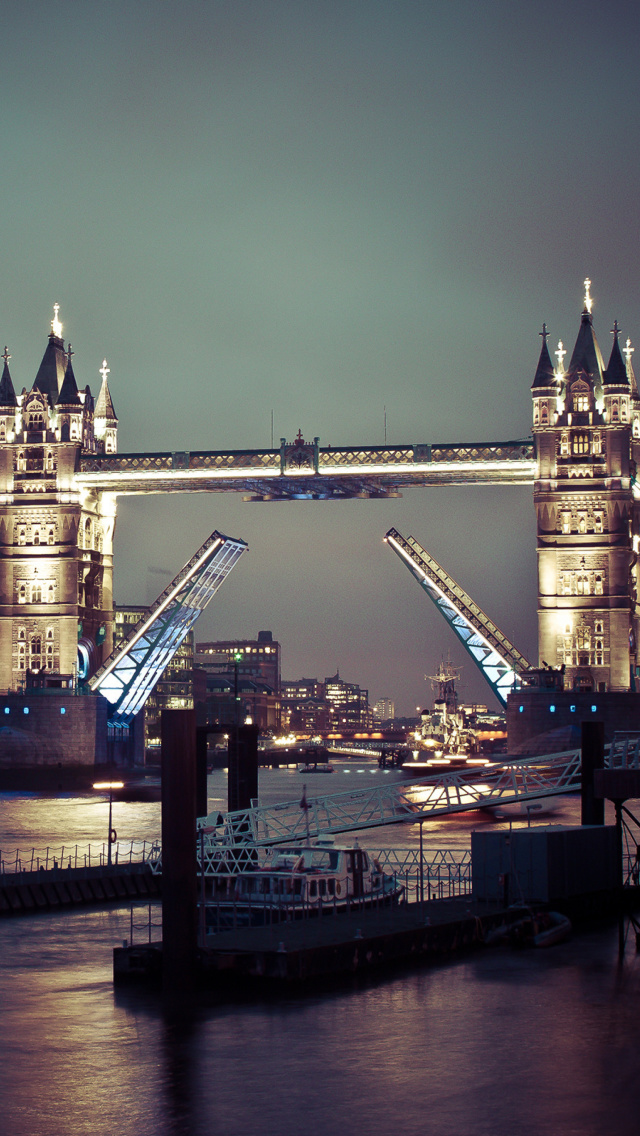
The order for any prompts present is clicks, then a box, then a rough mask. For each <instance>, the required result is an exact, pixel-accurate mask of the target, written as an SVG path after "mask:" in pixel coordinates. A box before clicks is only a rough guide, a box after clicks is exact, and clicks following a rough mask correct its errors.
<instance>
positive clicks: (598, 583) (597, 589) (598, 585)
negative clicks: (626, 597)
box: [593, 573, 603, 631]
mask: <svg viewBox="0 0 640 1136" xmlns="http://www.w3.org/2000/svg"><path fill="white" fill-rule="evenodd" d="M593 590H594V593H595V595H596V596H601V595H602V592H603V581H602V576H601V574H600V573H596V577H595V580H594V584H593ZM597 629H598V628H597V624H596V631H597Z"/></svg>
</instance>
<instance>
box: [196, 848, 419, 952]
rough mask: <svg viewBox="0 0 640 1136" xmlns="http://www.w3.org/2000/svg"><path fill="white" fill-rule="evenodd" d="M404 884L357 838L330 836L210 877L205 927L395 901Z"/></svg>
mask: <svg viewBox="0 0 640 1136" xmlns="http://www.w3.org/2000/svg"><path fill="white" fill-rule="evenodd" d="M403 894H404V887H403V885H402V884H399V883H398V880H397V878H396V876H395V875H390V874H388V873H386V872H383V871H382V868H381V867H380V864H379V863H378V861H377V860H376V859H375V858H374V857H373V856H371V854H370V853H369V852H367V851H365V849H364V848H360V847H359V846H358V844H357V842H356V843H354V844H353V845H350V846H346V847H342V846H338V845H336V844H335V843H334V841H333V839H332V838H324V839H322V838H320V839H318V840H317V841H316V842H315V843H313V844H312V843H309V844H306V845H296V846H295V847H290V848H284V847H283V848H278V849H275V850H274V856H273V861H272V863H271V864H269V865H268V866H267V867H263V868H258V869H256V870H255V871H251V872H242V873H241V874H240V875H237V876H235V877H229V878H227V879H226V880H225V879H224V878H223V877H216V878H214V879H213V880H212V888H211V892H210V895H209V896H208V897H207V898H206V900H205V924H206V927H207V930H208V931H209V932H211V931H214V932H215V931H222V930H226V929H229V928H231V927H237V926H245V927H246V926H264V925H265V924H270V923H279V922H282V921H283V920H290V919H299V918H303V917H304V918H307V917H308V916H319V915H322V914H327V915H330V914H333V913H334V912H336V913H338V912H341V911H347V910H350V909H351V908H352V907H354V908H357V909H358V910H361V909H363V908H367V907H377V906H383V905H384V906H387V905H391V904H396V903H398V902H399V900H400V899H401V897H402V896H403Z"/></svg>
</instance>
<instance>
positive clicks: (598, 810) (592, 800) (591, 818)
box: [580, 722, 604, 824]
mask: <svg viewBox="0 0 640 1136" xmlns="http://www.w3.org/2000/svg"><path fill="white" fill-rule="evenodd" d="M603 766H604V722H583V723H582V787H581V801H582V809H581V818H580V819H581V823H582V824H604V798H603V797H600V798H598V797H596V796H595V793H594V771H595V770H596V769H602V768H603Z"/></svg>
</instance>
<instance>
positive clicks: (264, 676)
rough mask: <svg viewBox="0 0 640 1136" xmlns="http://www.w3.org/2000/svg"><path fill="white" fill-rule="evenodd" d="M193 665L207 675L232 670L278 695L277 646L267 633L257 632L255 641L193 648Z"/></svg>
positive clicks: (214, 643) (231, 641)
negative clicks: (194, 656)
mask: <svg viewBox="0 0 640 1136" xmlns="http://www.w3.org/2000/svg"><path fill="white" fill-rule="evenodd" d="M196 663H197V665H198V666H199V667H202V668H203V669H204V670H206V671H217V670H219V669H220V668H223V669H227V670H229V669H233V667H234V666H235V665H236V664H237V667H238V674H239V675H247V676H249V677H251V678H259V679H261V680H262V682H264V683H265V684H266V685H267V686H268V687H269V688H270V689H271V691H272V693H273V694H280V644H279V643H278V642H277V641H276V640H275V639H274V638H273V635H272V633H271V632H270V631H259V632H258V638H257V639H223V640H218V641H216V642H213V643H212V642H207V643H197V644H196Z"/></svg>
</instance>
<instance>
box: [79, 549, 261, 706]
mask: <svg viewBox="0 0 640 1136" xmlns="http://www.w3.org/2000/svg"><path fill="white" fill-rule="evenodd" d="M246 548H247V545H246V544H245V543H244V541H241V540H234V539H233V538H230V537H227V536H223V535H222V534H221V533H219V532H213V533H212V534H211V536H210V537H209V538H208V539H207V540H206V541H205V542H204V544H203V545H202V547H201V548H199V549H198V551H197V552H196V553H195V555H194V556H192V558H191V560H190V561H189V563H188V564H186V565H185V566H184V568H183V569H182V571H181V572H179V573H178V575H177V576H176V577H175V579H174V580H172V581H171V583H170V584H169V585H168V587H167V588H165V590H164V591H163V592H162V594H161V595H160V596H158V599H157V600H156V601H155V603H154V604H153V606H152V607H151V609H150V611H149V613H148V615H146V616H144V617H143V618H142V619H141V620H140V622H139V623H137V624H136V625H135V627H133V628H132V630H131V632H130V633H129V635H128V636H127V638H126V639H125V641H124V643H122V644H121V645H120V646H119V647H118V648H117V649H116V650H115V651H114V652H113V653H112V654H111V655H110V656H109V658H108V659H107V661H106V663H104V664H103V666H102V667H101V668H100V670H99V671H97V672H96V674H95V675H94V676H93V678H91V679H90V680H89V687H90V689H91V690H92V691H93V692H94V693H95V692H98V693H99V694H102V695H103V696H104V697H105V698H106V699H107V701H108V702H110V703H111V709H110V711H109V724H110V725H112V726H128V725H129V723H130V722H131V720H132V718H133V717H134V715H135V714H137V713H138V711H139V710H140V709H141V707H142V706H143V705H144V703H145V701H146V699H147V698H148V697H149V694H150V693H151V691H152V690H153V688H154V686H155V685H156V683H157V681H158V679H159V678H160V675H161V674H162V672H163V671H164V669H165V667H166V666H167V665H168V663H170V662H171V659H172V658H173V656H174V654H175V653H176V651H177V649H178V647H179V646H180V644H181V643H182V641H183V639H184V638H185V636H186V634H187V632H188V631H189V630H190V629H191V627H192V626H193V624H194V623H195V621H196V619H197V618H198V616H199V615H200V612H201V611H203V610H204V608H205V607H206V606H207V604H208V603H209V601H210V600H211V599H212V597H213V596H214V595H215V593H216V592H217V590H218V588H219V587H220V585H221V584H222V582H223V580H224V579H225V578H226V577H227V576H228V574H229V572H230V571H231V569H232V568H233V567H234V565H235V564H236V563H237V562H238V560H239V558H240V557H241V556H242V553H243V552H245V551H246Z"/></svg>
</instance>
